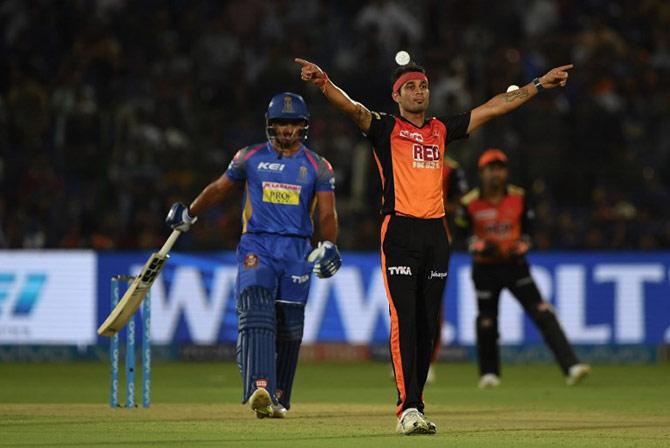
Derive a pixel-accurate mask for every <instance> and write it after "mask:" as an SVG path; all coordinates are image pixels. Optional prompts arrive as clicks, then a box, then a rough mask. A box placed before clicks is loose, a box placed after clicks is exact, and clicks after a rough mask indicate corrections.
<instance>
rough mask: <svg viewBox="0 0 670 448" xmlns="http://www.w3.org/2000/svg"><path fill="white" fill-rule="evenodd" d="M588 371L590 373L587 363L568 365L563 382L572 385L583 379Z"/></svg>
mask: <svg viewBox="0 0 670 448" xmlns="http://www.w3.org/2000/svg"><path fill="white" fill-rule="evenodd" d="M589 373H591V366H590V365H588V364H575V365H574V366H572V367H570V370H569V372H568V377H567V378H566V379H565V384H567V385H568V386H574V385H575V384H577V383H579V382H580V381H581V380H583V379H584V378H585V377H586V376H587V375H588V374H589Z"/></svg>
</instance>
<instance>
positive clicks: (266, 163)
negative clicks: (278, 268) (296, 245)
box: [225, 143, 335, 237]
mask: <svg viewBox="0 0 670 448" xmlns="http://www.w3.org/2000/svg"><path fill="white" fill-rule="evenodd" d="M225 175H226V176H228V178H229V179H231V180H233V181H237V182H245V183H246V185H245V191H244V202H243V203H244V210H243V212H242V233H272V234H277V235H292V236H301V237H311V236H312V232H313V231H314V225H313V223H312V212H313V211H314V207H315V206H316V196H315V193H316V192H317V191H334V190H335V178H334V177H333V168H332V167H331V166H330V163H328V161H327V160H326V159H324V158H323V157H321V156H319V155H318V154H316V153H315V152H313V151H311V150H310V149H308V148H307V147H305V146H304V145H301V146H300V149H299V150H298V152H296V153H295V154H293V155H292V156H289V157H287V156H284V157H281V158H279V157H278V155H277V152H276V151H275V150H274V149H273V148H272V145H271V144H270V143H263V144H260V145H255V146H247V147H246V148H242V149H240V150H239V151H237V154H235V157H234V158H233V160H232V161H231V162H230V165H229V166H228V169H227V170H226V173H225Z"/></svg>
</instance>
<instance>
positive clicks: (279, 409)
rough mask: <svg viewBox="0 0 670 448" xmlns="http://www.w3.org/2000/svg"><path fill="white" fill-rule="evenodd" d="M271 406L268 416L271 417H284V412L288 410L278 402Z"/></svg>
mask: <svg viewBox="0 0 670 448" xmlns="http://www.w3.org/2000/svg"><path fill="white" fill-rule="evenodd" d="M271 408H272V415H271V416H270V417H272V418H285V417H286V413H287V412H288V409H286V408H285V407H284V406H282V405H280V404H273V405H272V406H271Z"/></svg>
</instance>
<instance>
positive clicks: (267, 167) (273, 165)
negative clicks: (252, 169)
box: [258, 162, 286, 173]
mask: <svg viewBox="0 0 670 448" xmlns="http://www.w3.org/2000/svg"><path fill="white" fill-rule="evenodd" d="M285 167H286V165H284V164H283V163H277V162H259V163H258V171H273V172H275V173H281V172H282V171H284V168H285Z"/></svg>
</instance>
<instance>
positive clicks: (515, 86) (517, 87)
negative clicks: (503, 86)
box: [507, 84, 519, 93]
mask: <svg viewBox="0 0 670 448" xmlns="http://www.w3.org/2000/svg"><path fill="white" fill-rule="evenodd" d="M515 90H519V86H517V85H516V84H512V85H511V86H509V87H508V88H507V92H508V93H509V92H514V91H515Z"/></svg>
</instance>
